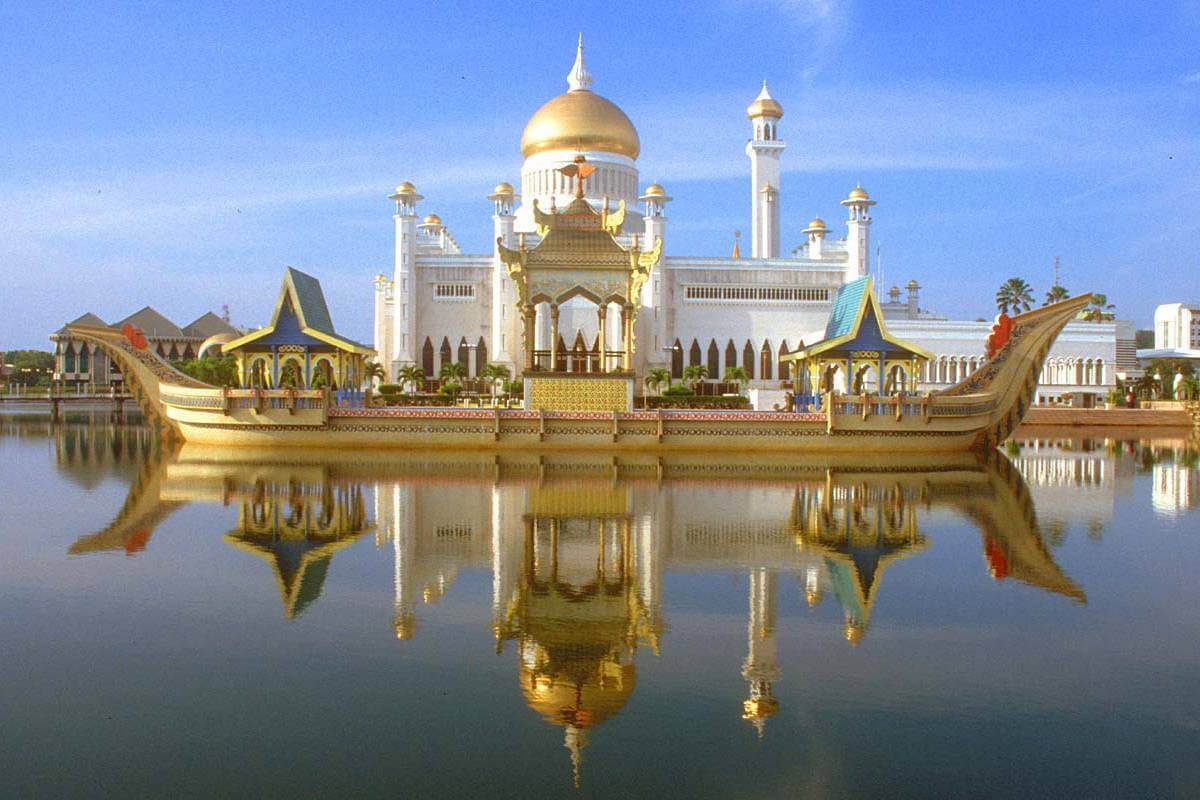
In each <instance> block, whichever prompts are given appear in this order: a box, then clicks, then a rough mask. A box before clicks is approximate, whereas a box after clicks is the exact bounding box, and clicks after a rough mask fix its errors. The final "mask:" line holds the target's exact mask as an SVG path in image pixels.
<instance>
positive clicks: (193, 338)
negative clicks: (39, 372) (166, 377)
mask: <svg viewBox="0 0 1200 800" xmlns="http://www.w3.org/2000/svg"><path fill="white" fill-rule="evenodd" d="M68 324H69V325H97V326H104V327H110V328H115V329H117V330H121V329H123V328H124V327H125V325H126V324H129V325H132V326H134V327H135V328H140V329H141V330H142V333H143V334H145V336H146V342H147V344H148V345H149V348H150V349H151V350H153V351H154V352H156V353H158V354H159V355H160V356H162V357H163V358H165V359H190V358H196V357H198V356H199V355H200V354H201V353H202V352H203V351H204V350H206V349H208V347H209V346H211V344H213V343H219V342H222V341H229V340H231V339H233V338H235V337H237V336H239V335H241V331H239V330H238V329H237V328H235V327H234V326H233V325H231V324H229V321H228V320H226V319H222V318H221V317H218V316H217V315H216V314H214V313H212V312H211V311H209V312H207V313H205V314H204V315H203V316H201V317H199V318H197V319H196V320H194V321H192V322H189V323H188V324H187V325H184V326H183V327H180V326H178V325H176V324H175V323H174V322H172V321H171V320H169V319H167V318H166V317H164V316H163V315H162V314H160V313H159V312H158V311H156V310H155V309H153V308H151V307H150V306H146V307H145V308H143V309H142V310H141V311H137V312H135V313H133V314H130V315H129V316H128V317H125V318H124V319H122V320H120V321H118V322H114V323H112V324H111V325H109V324H108V323H107V322H105V321H104V320H102V319H100V317H98V316H96V315H95V314H93V313H91V312H88V313H86V314H84V315H82V316H80V317H78V318H76V319H74V320H72V321H71V322H69V323H68ZM50 341H52V342H54V380H56V381H61V382H63V383H65V384H70V385H73V386H84V385H87V386H111V385H112V384H118V383H121V381H122V377H121V372H120V370H119V369H117V367H116V366H115V365H114V364H113V363H112V362H111V361H110V360H109V358H108V356H106V355H104V353H103V352H102V351H100V350H96V349H95V348H93V347H91V346H89V345H88V344H86V343H85V342H81V341H79V340H78V339H76V338H74V337H72V336H71V335H70V334H69V333H67V326H66V325H64V326H63V327H61V328H59V329H58V330H57V331H55V332H54V333H52V334H50Z"/></svg>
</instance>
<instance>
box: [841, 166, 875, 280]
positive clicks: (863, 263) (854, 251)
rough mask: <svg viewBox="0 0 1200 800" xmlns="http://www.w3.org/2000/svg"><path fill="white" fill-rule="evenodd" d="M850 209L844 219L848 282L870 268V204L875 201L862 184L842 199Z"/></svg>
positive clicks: (843, 203)
mask: <svg viewBox="0 0 1200 800" xmlns="http://www.w3.org/2000/svg"><path fill="white" fill-rule="evenodd" d="M842 205H844V206H845V207H846V208H847V209H849V210H850V218H849V219H848V220H846V228H847V229H848V232H847V235H846V253H847V255H848V256H849V258H847V259H846V273H845V275H844V278H845V282H847V283H849V282H850V281H852V280H855V279H856V278H861V277H863V276H864V275H866V274H867V273H868V272H870V270H871V250H870V246H871V206H873V205H875V201H874V200H872V199H871V196H870V195H869V194H867V190H866V189H864V188H862V186H855V187H854V188H853V189H851V190H850V194H849V195H848V196H847V197H846V199H845V200H843V201H842Z"/></svg>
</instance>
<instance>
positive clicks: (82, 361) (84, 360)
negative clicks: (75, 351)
mask: <svg viewBox="0 0 1200 800" xmlns="http://www.w3.org/2000/svg"><path fill="white" fill-rule="evenodd" d="M88 366H89V362H88V346H87V345H86V344H85V345H84V346H83V347H81V348H79V371H80V372H87V371H88Z"/></svg>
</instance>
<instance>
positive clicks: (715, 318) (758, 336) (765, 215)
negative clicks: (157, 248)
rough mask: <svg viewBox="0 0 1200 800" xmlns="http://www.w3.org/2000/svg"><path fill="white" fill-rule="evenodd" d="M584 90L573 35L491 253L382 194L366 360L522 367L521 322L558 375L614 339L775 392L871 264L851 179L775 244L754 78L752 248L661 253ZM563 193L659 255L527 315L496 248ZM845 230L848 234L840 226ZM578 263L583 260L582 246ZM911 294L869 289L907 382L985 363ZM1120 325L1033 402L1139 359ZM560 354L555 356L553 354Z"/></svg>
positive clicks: (613, 122) (1104, 384)
mask: <svg viewBox="0 0 1200 800" xmlns="http://www.w3.org/2000/svg"><path fill="white" fill-rule="evenodd" d="M592 86H593V79H592V75H591V72H590V71H589V70H588V67H587V64H586V62H585V60H584V48H583V39H582V37H580V40H579V44H578V48H577V50H576V53H575V61H574V64H573V65H572V66H571V69H570V72H569V73H568V74H567V91H566V92H564V93H562V94H560V95H558V96H557V97H554V98H552V99H550V100H549V101H548V102H546V103H545V104H544V105H542V107H541V108H539V109H538V110H537V111H536V112H535V113H534V114H533V116H532V117H531V118H530V119H529V122H528V123H527V124H526V126H525V130H524V132H523V134H522V136H521V142H520V146H521V153H522V155H523V157H524V163H523V165H522V167H521V175H520V181H519V185H520V192H519V193H518V191H517V189H516V188H515V187H514V186H513V185H512V184H511V183H508V182H505V181H501V182H500V183H497V184H496V186H495V187H494V189H493V190H492V192H491V193H490V194H489V195H488V196H487V199H488V200H489V201H490V202H491V204H492V229H493V230H492V234H493V235H492V239H493V240H494V241H496V243H497V245H496V247H495V249H494V252H492V253H479V254H471V253H464V252H462V250H461V248H460V247H459V245H458V242H457V240H456V239H455V237H454V235H453V234H452V232H451V228H450V226H449V225H448V224H447V222H445V221H443V220H442V219H441V218H440V217H439V216H438V215H437V214H436V213H428V212H426V213H424V214H423V216H422V212H423V211H425V209H421V210H418V208H419V206H420V205H421V204H422V201H423V200H425V197H424V196H423V195H421V194H420V193H419V192H418V190H417V187H416V186H414V185H413V184H412V183H411V182H408V181H405V182H404V183H401V184H400V185H399V186H397V187H396V190H395V192H394V193H393V194H392V195H390V199H391V200H392V201H394V203H395V215H394V222H395V265H394V270H393V273H392V275H391V277H389V276H387V275H384V274H380V275H378V276H377V277H376V279H375V326H374V346H375V350H376V352H377V354H378V358H379V361H380V363H381V364H384V365H386V366H387V367H388V372H389V374H390V376H391V378H392V379H393V380H395V379H396V378H397V375H398V373H399V371H400V370H401V369H402V368H403V367H404V366H407V365H415V366H417V367H420V368H421V369H422V370H423V371H424V373H425V375H426V376H430V377H432V376H436V375H437V373H438V371H439V370H440V368H441V366H442V365H443V364H446V363H450V362H459V363H461V364H463V365H464V367H465V368H466V370H467V374H468V376H478V375H479V374H480V373H481V371H482V369H483V367H484V366H485V365H486V364H489V363H499V364H503V365H505V366H507V367H508V368H509V370H510V372H511V373H512V374H514V375H519V374H521V373H522V372H523V370H524V369H525V368H526V363H525V362H526V359H524V358H522V351H523V347H524V334H525V331H526V330H531V331H532V334H533V338H534V340H535V341H534V343H533V347H532V348H531V349H532V350H533V351H534V352H535V353H541V354H545V355H546V356H547V357H549V354H550V353H551V352H552V351H553V352H554V353H555V354H556V355H555V359H554V361H553V362H552V363H553V364H555V365H557V368H558V369H562V367H563V366H564V364H565V366H566V369H567V370H568V371H587V370H589V369H591V368H592V367H593V366H594V365H595V364H597V363H599V364H603V363H605V360H606V358H607V356H606V355H605V354H607V353H610V352H612V351H610V348H618V349H619V348H621V347H622V344H623V343H626V342H628V343H629V344H628V345H626V347H625V349H629V350H633V353H632V359H631V362H630V363H629V364H628V365H627V367H626V368H627V369H628V370H630V371H632V372H633V373H634V374H645V372H646V371H647V370H648V369H652V368H656V367H662V368H666V369H668V370H670V372H671V375H672V377H673V378H675V379H679V378H681V377H682V375H683V370H684V367H685V366H687V365H693V364H702V365H704V366H705V367H706V368H707V372H708V376H709V378H711V379H719V378H720V377H721V376H722V375H723V374H724V373H725V370H726V369H728V368H730V367H740V368H742V369H744V370H745V371H746V374H747V376H748V377H749V379H750V380H749V385H750V387H751V388H758V389H776V390H777V389H779V388H780V387H781V384H780V381H781V380H782V379H783V378H784V377H786V376H785V375H783V374H781V370H780V357H781V356H782V355H784V354H786V353H788V352H791V351H793V350H795V349H797V348H799V347H800V346H801V343H802V342H803V341H805V340H808V341H809V343H811V341H812V340H813V339H814V338H819V334H817V333H815V332H818V331H820V330H822V329H823V328H824V326H825V322H826V319H827V317H828V316H829V313H830V310H831V308H832V302H833V299H834V296H835V295H836V293H837V289H838V288H839V287H840V286H842V285H843V284H844V283H847V282H849V281H852V280H855V279H857V278H860V277H862V276H866V275H869V274H870V273H871V270H872V260H871V241H870V236H871V225H872V221H873V215H872V210H873V208H874V207H875V205H876V201H875V200H874V199H872V197H871V195H870V194H869V193H868V191H867V190H866V189H865V188H864V187H862V186H860V185H856V186H853V187H852V188H850V189H849V191H848V192H847V195H846V197H845V198H844V199H843V200H841V201H840V204H841V206H842V207H843V208H844V209H845V214H846V218H845V220H844V221H843V222H842V223H840V224H838V223H832V222H826V221H825V220H823V219H820V218H813V219H812V220H811V221H809V223H808V224H807V225H806V226H805V228H804V229H803V233H804V241H803V242H800V243H799V244H798V245H795V246H791V247H789V248H787V249H785V246H784V244H783V243H782V241H781V233H780V231H781V218H782V213H783V212H782V209H781V203H782V201H783V198H784V194H783V189H782V185H781V176H782V168H781V160H782V157H783V153H784V150H785V148H786V144H785V141H784V139H783V129H782V127H781V121H782V119H783V116H784V110H783V106H782V104H781V103H780V102H779V101H778V100H777V99H776V98H774V97H773V96H772V95H771V93H770V91H769V89H768V88H767V84H766V82H765V81H764V83H763V85H762V89H761V91H760V92H759V93H758V95H757V96H756V97H755V98H754V99H753V101H752V102H751V103H750V105H749V107H748V108H747V109H746V116H747V119H748V126H749V134H750V136H749V139H748V141H747V143H746V146H745V152H746V155H747V157H748V159H749V161H750V170H749V177H750V181H749V195H750V196H749V200H750V226H749V231H748V234H749V235H748V236H747V239H748V242H747V243H746V244H747V245H748V251H749V252H743V251H742V243H741V241H740V239H735V241H734V244H733V246H732V252H731V253H730V254H729V255H727V256H688V255H682V254H679V253H677V252H676V251H675V250H674V248H673V247H672V246H671V240H672V237H671V236H670V231H669V227H670V226H669V218H668V206H669V204H670V202H671V196H670V194H668V191H667V189H666V188H665V187H664V186H663V185H661V184H659V183H650V184H648V185H645V186H642V184H641V182H640V177H639V173H638V164H637V159H638V156H639V154H640V152H641V142H640V140H639V138H638V132H637V129H636V128H635V127H634V124H633V122H632V121H631V120H630V119H629V117H628V116H626V114H625V113H624V112H623V111H622V110H621V109H620V108H619V107H618V106H617V105H616V104H615V103H613V102H612V101H610V100H608V99H606V98H605V97H602V96H601V95H600V94H598V93H596V92H595V91H593V89H592ZM581 156H582V159H580V157H581ZM581 160H582V161H586V163H587V164H588V165H589V168H590V171H591V174H590V175H589V176H588V178H587V180H586V182H583V181H582V178H580V179H579V181H578V182H576V181H573V180H572V179H571V177H570V176H571V175H572V174H573V173H572V171H571V170H572V165H574V164H577V163H579V162H580V161H581ZM578 184H583V185H582V186H580V185H578ZM576 190H579V194H580V195H581V196H582V198H583V199H584V200H586V202H587V203H588V205H589V206H590V207H591V209H592V210H594V211H595V212H596V214H597V215H598V216H602V217H603V219H604V220H605V224H606V228H608V229H609V230H610V231H611V232H612V233H613V234H614V236H613V240H614V241H616V243H617V244H618V245H619V246H620V247H621V248H623V249H626V250H632V251H636V250H637V249H638V247H639V243H640V247H641V248H642V250H643V251H650V250H652V249H655V248H658V249H659V250H660V251H661V254H662V255H661V258H659V259H658V261H657V262H656V264H655V265H654V267H653V270H652V273H651V275H650V277H649V278H648V279H647V280H645V282H644V283H643V284H642V285H641V286H640V287H638V296H637V297H635V298H627V299H626V302H627V303H629V305H628V306H626V307H622V306H621V304H619V303H610V302H608V301H607V300H605V299H604V298H601V297H599V296H598V295H596V294H595V293H589V292H588V291H586V290H582V289H578V288H573V287H569V286H566V285H565V284H564V286H563V287H562V289H563V291H562V292H561V293H560V294H557V295H554V294H546V295H543V296H542V297H540V298H535V301H536V302H535V303H534V306H535V311H534V312H533V313H532V314H530V316H531V317H532V319H526V318H525V316H526V314H527V313H528V309H527V308H525V306H523V305H522V302H521V298H519V297H518V286H517V285H516V282H515V281H514V280H513V278H511V277H510V272H509V269H508V267H507V265H506V263H505V251H509V252H512V251H513V250H515V249H518V248H520V249H527V250H530V251H532V250H534V249H535V248H536V247H537V246H538V244H539V243H540V242H541V241H543V237H544V235H545V233H546V227H545V226H544V225H542V224H540V223H539V219H544V218H547V217H548V215H547V214H546V213H545V212H546V211H549V212H551V213H556V212H557V211H558V210H559V209H564V208H568V207H570V205H571V203H572V202H573V201H574V200H575V199H576ZM842 225H844V226H845V227H844V229H843V230H844V233H841V232H839V231H838V230H837V229H838V228H840V227H841V226H842ZM731 227H732V226H731ZM579 255H582V256H585V258H584V260H586V253H580V254H579ZM919 290H920V285H919V284H918V282H917V281H915V280H910V281H908V282H907V284H906V285H905V290H904V292H903V293H902V292H901V289H900V288H899V287H892V288H891V289H890V291H889V292H888V296H887V298H886V299H885V298H883V297H880V298H879V300H880V305H881V308H882V310H883V312H884V315H885V317H886V318H887V320H888V322H889V326H890V327H891V328H892V330H893V331H894V332H895V333H896V334H897V335H899V336H902V337H904V339H906V340H907V341H910V342H914V343H916V344H918V345H920V346H921V347H923V348H925V349H926V350H928V351H929V352H930V353H932V354H933V355H934V358H933V359H932V360H931V361H930V362H929V363H928V364H926V365H924V366H923V367H922V368H921V374H920V375H919V376H918V377H919V379H920V384H921V385H920V388H921V389H922V390H924V389H936V388H943V387H945V386H949V385H951V384H953V383H955V382H957V381H958V380H960V379H961V378H963V377H965V376H966V375H967V374H968V373H969V371H970V370H972V369H973V368H974V367H975V366H976V365H977V364H978V363H979V362H980V361H982V347H983V342H984V340H985V339H986V337H987V334H988V323H986V322H983V321H982V320H979V321H974V322H966V321H951V320H947V319H946V318H945V317H941V316H938V315H937V314H934V313H932V312H930V311H928V310H926V309H922V308H921V307H920V296H919ZM880 291H881V292H882V288H881V289H880ZM902 294H904V295H905V296H904V297H903V298H902V296H901V295H902ZM523 308H525V311H523V310H522V309H523ZM627 316H628V317H631V318H632V329H631V330H629V331H626V330H625V329H624V327H623V326H624V325H625V320H626V317H627ZM1121 324H1122V323H1119V322H1118V323H1114V322H1089V323H1082V322H1075V323H1071V324H1070V325H1068V327H1067V328H1066V330H1064V331H1063V333H1062V335H1061V336H1060V337H1059V340H1058V342H1057V343H1056V345H1055V347H1054V349H1053V350H1052V351H1051V354H1050V357H1049V358H1048V360H1047V365H1046V369H1045V371H1044V373H1043V375H1042V382H1041V386H1040V387H1039V398H1040V399H1041V400H1042V401H1043V402H1044V401H1045V398H1046V397H1047V396H1051V397H1053V396H1056V395H1061V394H1066V393H1069V392H1072V391H1079V390H1081V389H1083V390H1085V391H1088V392H1091V393H1092V394H1095V395H1102V394H1104V393H1105V392H1107V390H1108V389H1109V388H1111V387H1112V386H1113V385H1114V384H1115V378H1116V377H1117V374H1118V370H1119V369H1121V368H1122V365H1121V364H1119V363H1118V360H1119V359H1118V351H1121V352H1125V351H1128V353H1127V355H1128V356H1129V358H1128V359H1126V360H1129V361H1131V365H1132V367H1134V368H1136V360H1135V359H1133V330H1132V326H1126V327H1128V328H1129V330H1128V331H1125V333H1126V334H1127V336H1126V338H1128V339H1129V341H1128V342H1118V338H1119V337H1120V333H1119V331H1118V329H1119V328H1120V326H1121ZM626 337H630V338H628V339H627V338H626ZM630 339H631V340H632V341H634V342H636V343H637V344H636V347H634V346H633V345H632V342H631V341H630ZM1123 345H1124V346H1123ZM618 351H619V350H618ZM563 353H565V354H567V356H568V358H567V360H566V361H565V362H564V361H562V360H559V359H560V356H559V355H558V354H563ZM1127 366H1128V365H1127Z"/></svg>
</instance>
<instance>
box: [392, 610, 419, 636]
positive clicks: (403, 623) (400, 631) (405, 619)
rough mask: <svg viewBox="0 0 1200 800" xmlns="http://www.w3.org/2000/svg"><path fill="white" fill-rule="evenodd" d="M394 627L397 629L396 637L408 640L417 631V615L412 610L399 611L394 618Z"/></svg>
mask: <svg viewBox="0 0 1200 800" xmlns="http://www.w3.org/2000/svg"><path fill="white" fill-rule="evenodd" d="M392 627H394V628H395V629H396V638H397V639H399V640H400V641H402V642H406V641H408V640H409V639H411V638H413V636H415V635H416V633H417V617H416V615H415V614H413V613H411V612H409V613H403V612H397V614H396V616H395V618H394V619H393V620H392Z"/></svg>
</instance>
